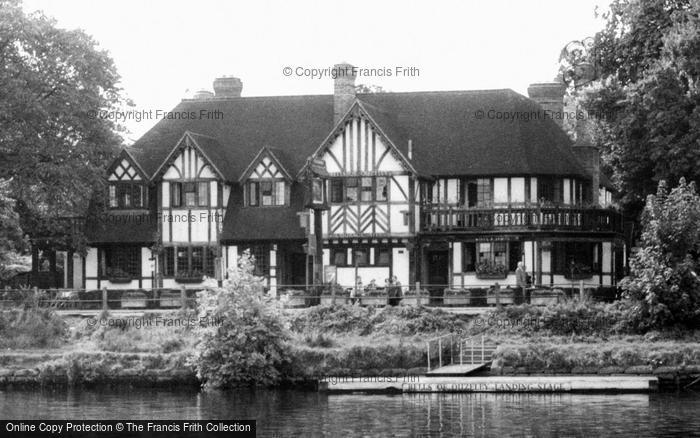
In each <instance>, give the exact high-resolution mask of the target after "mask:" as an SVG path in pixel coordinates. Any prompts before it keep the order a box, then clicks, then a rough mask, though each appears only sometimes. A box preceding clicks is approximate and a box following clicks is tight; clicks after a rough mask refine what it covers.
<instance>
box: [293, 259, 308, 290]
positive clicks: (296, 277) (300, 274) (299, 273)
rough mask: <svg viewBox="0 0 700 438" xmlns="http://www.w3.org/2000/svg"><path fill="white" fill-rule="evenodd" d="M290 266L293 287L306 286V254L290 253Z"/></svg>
mask: <svg viewBox="0 0 700 438" xmlns="http://www.w3.org/2000/svg"><path fill="white" fill-rule="evenodd" d="M290 265H291V266H290V268H291V269H290V273H291V276H290V277H291V278H290V281H291V284H292V285H294V286H304V285H306V254H304V253H292V254H291V260H290Z"/></svg>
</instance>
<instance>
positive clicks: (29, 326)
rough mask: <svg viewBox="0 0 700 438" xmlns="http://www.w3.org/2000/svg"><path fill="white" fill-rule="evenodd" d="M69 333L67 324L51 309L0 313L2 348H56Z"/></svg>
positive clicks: (0, 344)
mask: <svg viewBox="0 0 700 438" xmlns="http://www.w3.org/2000/svg"><path fill="white" fill-rule="evenodd" d="M67 333H68V325H67V324H66V322H65V321H64V320H63V318H61V317H59V316H57V315H56V314H55V313H54V312H53V311H51V310H50V309H42V308H36V307H35V308H29V309H13V310H5V311H0V348H17V349H19V348H56V347H59V346H61V345H62V344H64V343H65V340H66V337H67Z"/></svg>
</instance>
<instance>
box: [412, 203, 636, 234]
mask: <svg viewBox="0 0 700 438" xmlns="http://www.w3.org/2000/svg"><path fill="white" fill-rule="evenodd" d="M622 227H623V218H622V215H621V214H620V213H619V212H617V211H614V210H610V209H602V208H568V207H520V208H488V209H474V208H458V207H444V206H423V208H422V212H421V229H422V231H424V232H458V231H495V230H504V231H505V230H508V231H512V230H515V231H517V230H563V231H604V232H618V233H621V232H622Z"/></svg>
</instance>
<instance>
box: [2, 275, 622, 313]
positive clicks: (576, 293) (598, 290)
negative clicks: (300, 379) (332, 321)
mask: <svg viewBox="0 0 700 438" xmlns="http://www.w3.org/2000/svg"><path fill="white" fill-rule="evenodd" d="M204 288H205V287H203V286H202V287H191V288H185V287H181V288H179V289H168V288H156V289H109V290H108V289H106V288H103V289H94V290H85V289H39V288H33V289H10V288H6V289H0V310H2V309H11V308H22V307H36V306H38V307H50V308H54V309H56V310H133V309H144V310H151V309H177V308H183V309H184V308H194V307H195V305H196V292H197V291H199V290H202V289H204ZM352 289H353V288H352V287H341V288H339V289H338V290H336V293H335V294H332V293H330V291H329V289H328V287H327V285H310V286H293V285H278V286H276V287H275V288H272V289H271V288H267V290H266V292H267V293H270V294H272V296H274V297H275V298H277V299H278V300H280V301H281V303H282V304H283V305H284V306H285V307H287V308H305V307H312V306H317V305H342V304H353V305H359V306H374V307H384V306H392V305H401V306H431V307H488V306H496V305H511V304H518V303H519V302H522V301H523V298H524V297H529V298H530V302H531V304H536V305H546V304H549V303H554V302H558V301H559V300H560V299H563V298H564V297H587V298H591V299H594V300H598V301H612V300H614V299H617V298H618V295H619V294H618V292H619V291H618V290H617V288H616V287H615V286H605V287H601V286H600V285H598V284H588V283H584V282H583V281H578V282H571V283H564V284H555V285H547V286H537V287H534V288H532V289H531V290H530V291H531V292H532V293H531V294H529V295H526V294H520V295H519V296H520V300H518V299H516V296H515V290H514V289H510V288H507V287H502V288H501V289H500V291H499V294H498V298H496V295H495V292H494V290H492V289H491V288H489V287H485V286H483V285H474V286H469V285H465V286H463V287H460V288H459V289H454V288H450V287H449V286H448V285H445V284H441V285H435V284H425V285H421V284H416V285H413V286H401V287H400V291H399V290H397V289H396V288H394V289H385V288H377V289H376V290H372V291H368V290H358V291H356V293H354V294H352V293H351V292H352Z"/></svg>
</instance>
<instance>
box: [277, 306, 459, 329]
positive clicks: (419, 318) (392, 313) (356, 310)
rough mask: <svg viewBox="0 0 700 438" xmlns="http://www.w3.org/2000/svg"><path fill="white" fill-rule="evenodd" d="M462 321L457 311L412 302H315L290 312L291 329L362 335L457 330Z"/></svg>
mask: <svg viewBox="0 0 700 438" xmlns="http://www.w3.org/2000/svg"><path fill="white" fill-rule="evenodd" d="M463 325H464V324H463V322H462V320H461V319H460V317H459V316H458V315H455V314H452V313H449V312H445V311H444V310H442V309H431V308H428V307H412V306H388V307H384V308H382V309H376V308H374V307H359V306H351V305H338V306H316V307H312V308H309V309H304V310H302V311H299V312H297V313H296V314H295V315H293V316H291V329H292V331H294V332H298V333H313V332H315V331H320V332H324V333H333V334H349V333H355V334H359V335H362V336H367V335H370V334H386V335H398V336H412V335H417V334H434V333H435V332H442V331H458V330H460V329H461V328H462V327H463Z"/></svg>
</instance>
